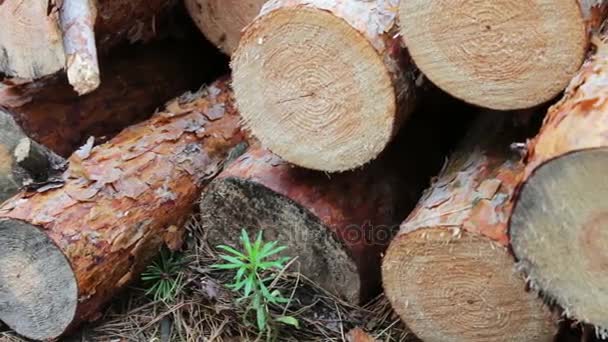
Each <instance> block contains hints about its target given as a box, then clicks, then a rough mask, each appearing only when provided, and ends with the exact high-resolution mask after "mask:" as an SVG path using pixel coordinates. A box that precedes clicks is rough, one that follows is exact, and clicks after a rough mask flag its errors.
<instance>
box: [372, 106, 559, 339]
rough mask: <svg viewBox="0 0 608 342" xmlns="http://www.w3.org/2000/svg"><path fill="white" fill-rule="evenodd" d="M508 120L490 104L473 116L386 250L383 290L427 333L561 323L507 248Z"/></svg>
mask: <svg viewBox="0 0 608 342" xmlns="http://www.w3.org/2000/svg"><path fill="white" fill-rule="evenodd" d="M494 115H498V114H494ZM513 126H514V125H513V121H512V118H511V117H506V116H493V115H492V114H485V115H484V116H483V117H482V118H481V119H480V120H479V121H477V122H476V123H475V124H474V126H473V128H472V129H471V131H470V132H469V135H468V136H467V137H466V138H465V140H464V142H463V143H462V144H461V146H460V147H459V148H458V149H457V150H456V152H455V153H454V154H453V155H452V157H451V158H450V161H449V163H448V164H447V165H446V167H445V168H444V170H443V172H442V173H441V174H440V175H439V177H438V178H437V179H436V180H435V182H434V183H433V184H432V185H431V187H430V189H429V190H427V192H426V193H425V195H424V196H423V197H422V199H421V200H420V202H419V203H418V206H417V207H416V209H414V211H413V212H412V213H411V214H410V216H409V217H408V219H407V220H406V221H405V222H404V223H403V224H402V225H401V230H400V232H399V234H398V236H397V237H396V238H395V239H394V240H393V242H392V243H391V245H390V247H389V249H388V251H387V254H386V256H385V258H384V261H383V267H382V275H383V284H384V289H385V292H386V295H387V297H388V298H389V300H390V301H391V303H392V305H393V308H394V309H395V311H396V312H397V313H398V314H399V316H400V317H401V319H402V320H403V321H404V322H405V324H406V325H407V326H408V327H409V328H411V329H412V331H413V332H414V333H415V334H417V335H418V337H420V338H421V339H423V340H424V341H467V342H468V341H550V340H551V339H552V337H553V336H554V334H555V333H556V331H557V329H556V326H554V324H553V322H552V320H551V317H550V313H549V310H548V309H547V308H546V307H544V305H543V302H542V300H541V299H540V298H538V297H537V295H536V293H529V292H527V291H526V282H525V280H524V278H523V277H522V276H521V275H520V274H518V273H516V272H515V269H514V264H515V262H514V260H513V257H512V256H511V255H510V253H509V251H508V243H509V240H508V237H507V220H508V218H509V214H510V212H511V208H512V195H513V192H514V189H515V186H516V185H517V183H518V181H519V179H520V177H521V174H522V169H523V165H522V164H521V163H520V161H519V156H518V155H516V154H515V153H514V152H512V151H510V150H509V144H510V143H511V142H513V141H514V140H515V139H519V138H522V137H521V135H520V136H519V137H518V135H517V134H516V132H518V131H521V127H519V128H515V127H513Z"/></svg>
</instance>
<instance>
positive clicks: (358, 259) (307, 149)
mask: <svg viewBox="0 0 608 342" xmlns="http://www.w3.org/2000/svg"><path fill="white" fill-rule="evenodd" d="M607 4H608V2H604V1H600V0H579V1H560V0H539V1H534V2H529V1H528V2H516V1H490V0H487V1H465V0H454V1H452V2H450V3H448V2H445V1H431V2H429V1H428V0H401V1H399V0H366V1H362V0H269V1H265V0H239V1H236V0H185V2H184V4H179V3H178V2H177V1H175V0H153V1H141V0H137V1H133V0H129V1H127V0H99V1H97V2H93V1H89V0H63V1H58V2H55V1H42V0H25V1H13V0H5V1H1V0H0V23H2V25H1V27H2V28H1V29H0V77H1V78H0V80H1V83H0V201H4V203H3V204H2V205H1V206H0V320H1V321H2V322H4V323H6V324H7V325H8V326H9V327H11V328H12V329H14V330H15V331H16V332H17V333H19V334H21V335H23V336H25V337H27V338H31V339H36V340H48V339H55V338H58V337H60V336H62V335H64V334H66V333H67V332H70V331H72V330H73V329H74V328H76V327H77V326H78V324H79V323H81V322H85V321H90V320H94V319H96V318H98V317H99V316H100V314H101V313H102V310H103V308H104V306H105V305H106V304H107V303H108V302H109V301H110V300H111V298H112V297H113V296H114V295H115V294H117V293H118V292H119V291H121V290H122V289H124V288H125V287H126V285H128V284H129V283H130V282H131V281H132V280H134V279H137V278H138V275H139V273H140V272H141V271H142V269H143V268H144V267H145V266H146V265H147V264H148V263H149V262H150V260H151V259H152V258H153V257H154V256H155V255H156V253H157V252H158V251H159V249H160V248H161V247H162V245H164V244H166V245H168V246H169V247H170V248H172V249H180V248H181V246H180V242H181V241H182V240H183V237H182V234H183V224H184V222H185V220H186V219H187V218H188V216H189V215H190V214H191V212H192V211H193V210H195V211H200V214H202V217H203V225H202V228H201V231H200V234H201V235H203V236H204V237H205V238H206V239H207V241H208V242H209V244H210V245H211V246H215V245H218V244H228V245H233V246H235V247H238V244H239V241H238V236H239V235H240V234H239V233H240V231H241V229H247V230H249V232H250V233H256V232H258V231H260V230H261V231H263V235H264V238H265V240H269V241H278V243H279V244H281V245H285V246H287V247H288V248H287V249H286V250H285V251H284V252H283V253H284V255H289V256H292V257H295V256H297V257H298V258H297V263H296V264H294V266H293V267H296V268H297V271H299V272H301V273H302V274H304V275H305V276H306V277H308V278H309V279H311V280H313V281H315V282H316V283H318V284H319V285H321V286H322V287H324V288H325V289H327V290H328V291H330V292H332V293H333V294H335V295H336V296H338V297H340V298H342V299H344V300H346V301H349V302H352V303H364V302H365V301H368V300H370V299H372V298H373V297H374V296H376V295H378V294H379V293H380V292H381V291H382V289H384V292H385V294H386V296H387V297H388V299H389V300H390V302H391V304H392V306H393V308H394V310H395V312H396V313H397V314H398V316H399V317H400V318H401V320H402V321H403V322H404V323H405V324H406V325H407V326H408V327H409V328H410V329H411V330H412V331H413V332H414V333H415V334H416V335H417V336H418V337H420V338H421V339H423V340H424V341H550V340H553V339H554V338H555V337H556V336H557V335H558V333H559V331H558V330H559V326H558V322H559V320H560V317H559V316H560V315H563V316H565V317H566V318H568V319H573V320H575V321H579V322H582V323H584V324H588V325H592V326H594V327H595V329H596V332H597V333H598V335H600V336H601V335H608V333H607V332H606V331H607V330H605V329H608V315H606V314H605V313H606V311H607V310H608V291H607V290H606V286H605V283H606V282H607V281H608V273H607V272H606V270H607V269H608V254H607V253H606V252H602V251H601V250H602V246H603V245H604V242H608V234H607V233H603V231H604V229H605V228H607V226H608V178H607V177H606V176H605V170H606V168H607V167H608V128H607V127H608V87H606V84H608V42H606V41H607V40H608V33H607V32H608V31H606V29H605V28H604V26H603V25H602V24H603V21H604V19H605V17H606V14H607V13H608V12H607V10H608V5H607ZM182 6H183V7H184V8H182ZM186 12H187V13H188V14H189V15H190V17H191V19H192V22H193V23H194V25H195V26H194V25H193V26H192V27H189V26H188V25H185V27H184V25H183V24H182V25H178V26H179V28H176V27H175V23H176V22H178V23H183V22H184V21H185V19H186V17H187V15H186ZM194 27H197V28H198V29H199V30H200V31H201V32H202V33H203V34H204V36H206V37H207V39H208V40H209V41H211V42H212V43H213V44H215V45H216V46H217V47H218V48H219V49H220V50H221V51H222V52H223V53H224V54H226V55H228V56H230V57H231V64H230V66H231V67H232V74H231V76H225V77H222V78H220V79H216V78H217V76H219V74H220V73H221V71H222V66H221V65H222V58H221V57H220V56H219V55H218V54H217V51H213V50H211V49H209V48H200V47H201V46H203V45H204V44H205V43H204V42H203V40H201V39H200V37H199V36H196V35H192V32H190V30H191V29H193V28H194ZM176 31H179V34H174V33H175V32H176ZM210 80H213V82H211V83H210V84H209V85H208V86H204V87H200V85H201V84H203V83H207V82H208V81H210ZM564 90H565V93H564V94H563V96H562V99H561V100H559V101H558V102H556V103H555V104H553V105H552V106H551V107H550V108H549V109H548V111H547V114H546V116H545V117H544V121H543V122H542V125H539V123H540V122H539V120H538V119H539V117H540V115H538V114H540V113H541V112H543V111H545V108H546V107H547V106H546V104H547V103H550V101H553V99H554V98H555V97H556V96H559V95H560V93H561V92H562V91H564ZM446 93H447V94H450V95H452V96H453V97H449V96H447V95H446ZM180 94H181V95H180ZM171 98H173V100H170V99H171ZM167 100H169V101H168V102H166V103H165V101H167ZM553 102H555V101H553ZM163 103H164V104H163ZM465 103H468V104H471V105H475V106H479V107H485V108H486V109H483V110H479V109H477V107H473V106H471V105H465ZM157 108H160V109H158V110H156V109H157ZM152 113H154V114H152ZM241 124H242V125H243V127H241ZM539 126H541V127H540V129H539ZM460 132H462V134H461V133H460ZM64 158H65V159H64ZM425 189H426V190H425ZM195 203H197V206H196V207H195ZM604 225H606V226H604ZM604 238H606V239H607V240H606V241H604V240H603V239H604ZM549 304H550V305H549Z"/></svg>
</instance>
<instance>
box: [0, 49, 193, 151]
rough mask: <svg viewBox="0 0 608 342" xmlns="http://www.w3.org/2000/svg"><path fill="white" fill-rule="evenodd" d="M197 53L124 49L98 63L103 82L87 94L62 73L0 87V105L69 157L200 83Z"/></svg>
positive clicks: (35, 136) (37, 137)
mask: <svg viewBox="0 0 608 342" xmlns="http://www.w3.org/2000/svg"><path fill="white" fill-rule="evenodd" d="M201 59H204V56H202V54H201V53H200V52H198V51H195V50H192V49H188V48H186V47H185V46H184V44H173V43H161V44H154V45H153V46H149V47H145V48H139V49H126V50H125V51H121V52H120V53H117V54H114V55H113V56H112V57H111V58H109V59H106V60H105V62H104V63H102V69H103V70H104V71H105V72H106V76H105V77H104V83H103V84H102V85H101V87H100V88H98V89H97V90H96V91H95V92H93V93H91V94H88V95H86V96H81V97H79V96H78V95H77V94H76V93H74V92H73V91H72V89H71V87H70V86H69V85H68V83H67V82H66V81H65V78H64V77H57V78H53V79H46V80H39V81H36V82H33V83H26V84H22V85H14V86H6V87H5V88H3V89H0V107H4V109H5V111H6V112H9V113H11V114H12V115H13V117H14V118H15V120H16V121H17V122H18V123H19V125H21V127H22V128H23V129H24V131H25V132H26V134H27V135H28V136H29V137H31V138H32V139H34V140H36V141H38V142H39V143H41V144H43V145H45V146H47V147H48V148H50V149H51V150H53V151H55V152H56V153H58V154H60V155H62V156H64V157H68V156H69V155H70V154H71V153H72V152H73V151H74V150H75V149H76V148H77V147H79V146H81V145H82V144H84V143H85V141H86V140H87V139H88V138H89V137H90V136H95V137H96V139H97V141H99V140H100V139H106V138H109V137H110V136H112V135H114V134H116V133H118V132H119V131H120V130H121V129H122V128H124V127H127V126H128V125H131V124H134V123H136V122H139V121H142V120H144V119H146V118H148V117H149V116H150V113H152V112H153V111H154V109H156V108H157V107H158V106H160V105H162V104H163V103H164V102H165V101H167V100H169V99H170V98H171V97H174V96H175V95H176V94H180V93H182V92H184V91H186V90H188V89H192V88H195V87H197V86H199V85H200V82H201V80H202V79H204V75H203V72H202V71H201V70H197V69H199V68H197V67H195V66H196V65H200V60H201ZM168 60H170V61H171V62H170V63H168V62H167V61H168Z"/></svg>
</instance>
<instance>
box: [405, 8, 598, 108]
mask: <svg viewBox="0 0 608 342" xmlns="http://www.w3.org/2000/svg"><path fill="white" fill-rule="evenodd" d="M605 11H606V2H605V1H599V0H592V1H585V0H581V1H578V0H539V1H528V0H526V1H522V0H476V1H468V0H439V1H430V2H429V1H427V0H403V1H401V4H400V9H399V19H400V23H401V25H400V32H401V35H402V37H403V39H404V41H405V43H406V45H407V47H408V50H409V52H410V54H411V56H412V58H413V59H414V61H415V62H416V65H417V66H418V67H419V68H420V69H421V70H422V72H424V74H425V75H426V76H427V77H428V78H429V79H430V80H431V81H432V82H433V83H435V84H436V85H438V86H439V87H440V88H442V89H443V90H445V91H446V92H448V93H450V94H452V95H454V96H455V97H458V98H460V99H462V100H464V101H467V102H470V103H473V104H476V105H479V106H483V107H488V108H493V109H500V110H507V109H520V108H528V107H532V106H535V105H538V104H541V103H543V102H546V101H548V100H550V99H551V98H553V97H555V96H557V95H558V94H559V93H560V92H561V91H562V90H563V89H564V88H565V87H566V85H567V84H568V82H569V81H570V79H571V78H572V76H573V75H574V74H575V73H576V71H577V70H578V68H579V67H580V65H581V63H582V62H583V59H584V57H585V53H586V51H587V48H588V46H589V44H588V33H589V31H590V30H592V29H594V28H595V27H597V26H598V24H599V23H600V22H601V19H602V18H603V17H605Z"/></svg>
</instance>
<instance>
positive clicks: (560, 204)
mask: <svg viewBox="0 0 608 342" xmlns="http://www.w3.org/2000/svg"><path fill="white" fill-rule="evenodd" d="M603 36H604V38H606V35H603ZM597 45H598V46H597V51H596V52H595V53H594V54H593V56H591V57H590V58H589V60H587V61H586V62H585V64H584V65H583V67H582V69H581V70H580V72H579V73H578V75H577V76H576V77H575V78H574V80H573V81H572V83H571V84H570V86H569V87H568V89H567V90H566V93H565V95H564V98H563V99H562V100H561V101H560V102H559V103H558V104H556V105H555V106H553V107H552V108H550V109H549V112H548V114H547V117H546V118H545V122H544V124H543V127H542V129H541V131H540V133H539V134H538V135H537V137H536V138H535V139H534V140H532V141H531V142H530V143H529V145H528V155H527V165H526V169H525V174H524V180H523V185H522V186H521V188H520V191H519V194H518V197H517V201H516V205H515V209H514V211H513V215H512V217H511V221H510V234H511V240H512V244H513V251H514V253H515V256H516V257H517V259H518V260H519V264H520V266H521V268H522V269H523V270H524V271H525V272H526V274H527V275H528V277H529V279H530V281H531V283H532V285H533V286H534V288H536V289H538V290H540V291H542V293H543V294H544V295H545V296H547V298H548V299H549V300H551V301H554V302H555V303H557V304H558V305H560V306H562V307H563V308H564V311H565V313H566V315H568V316H570V317H572V318H575V319H577V320H579V321H582V322H585V323H589V324H593V325H595V326H598V327H600V328H603V329H607V328H608V316H607V315H606V308H608V292H607V291H606V283H607V282H608V274H607V273H606V272H605V270H606V265H608V254H606V252H605V251H604V249H605V248H604V246H605V244H606V243H607V242H608V236H607V235H606V233H605V232H606V229H605V228H606V225H607V224H608V179H607V178H606V166H607V165H608V125H607V124H606V123H607V122H608V101H607V100H606V99H607V98H608V89H607V88H606V86H605V84H606V82H608V45H607V44H606V43H605V42H600V41H599V39H598V40H597ZM605 333H606V331H605V330H604V334H605Z"/></svg>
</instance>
